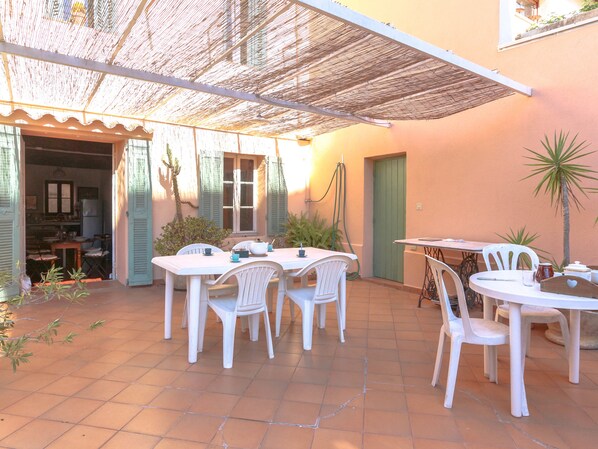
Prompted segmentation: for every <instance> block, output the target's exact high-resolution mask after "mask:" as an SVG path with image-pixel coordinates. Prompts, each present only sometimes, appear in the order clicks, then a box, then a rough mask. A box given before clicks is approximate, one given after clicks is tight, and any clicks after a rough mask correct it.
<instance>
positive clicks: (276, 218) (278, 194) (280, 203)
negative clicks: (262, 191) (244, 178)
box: [266, 157, 289, 235]
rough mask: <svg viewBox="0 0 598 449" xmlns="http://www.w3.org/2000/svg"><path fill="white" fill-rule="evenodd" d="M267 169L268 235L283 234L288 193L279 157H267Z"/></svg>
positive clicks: (286, 215) (287, 207)
mask: <svg viewBox="0 0 598 449" xmlns="http://www.w3.org/2000/svg"><path fill="white" fill-rule="evenodd" d="M267 169H268V173H267V181H268V185H267V189H266V196H267V207H268V217H267V220H268V235H277V234H283V233H284V232H285V224H286V223H287V217H288V209H289V201H288V197H289V195H288V191H287V183H286V181H285V179H284V171H283V165H282V161H281V159H280V158H279V157H268V158H267Z"/></svg>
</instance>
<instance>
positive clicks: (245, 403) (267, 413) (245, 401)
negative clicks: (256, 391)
mask: <svg viewBox="0 0 598 449" xmlns="http://www.w3.org/2000/svg"><path fill="white" fill-rule="evenodd" d="M279 404H280V401H279V400H277V399H266V398H256V397H242V398H241V399H239V401H238V402H237V404H236V405H235V406H234V408H233V409H232V410H231V412H230V415H229V416H231V417H233V418H240V419H251V420H256V421H266V422H270V421H272V419H273V418H274V413H275V412H276V410H277V409H278V406H279Z"/></svg>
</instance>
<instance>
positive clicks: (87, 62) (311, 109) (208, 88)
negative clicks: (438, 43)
mask: <svg viewBox="0 0 598 449" xmlns="http://www.w3.org/2000/svg"><path fill="white" fill-rule="evenodd" d="M0 52H1V53H5V54H10V55H14V56H20V57H23V58H28V59H34V60H38V61H43V62H49V63H52V64H59V65H64V66H68V67H74V68H77V69H83V70H89V71H92V72H97V73H102V74H107V75H114V76H120V77H124V78H130V79H136V80H140V81H146V82H149V83H156V84H162V85H164V86H171V87H177V88H181V89H187V90H192V91H196V92H203V93H207V94H212V95H219V96H221V97H227V98H234V99H236V100H243V101H249V102H252V103H260V104H265V105H269V106H277V107H281V108H286V109H293V110H297V111H302V112H307V113H310V114H316V115H322V116H327V117H334V118H337V119H342V120H347V121H350V122H355V123H365V124H369V125H376V126H382V127H386V128H388V127H390V126H391V124H390V122H387V121H384V120H376V119H372V118H369V117H359V116H356V115H353V114H349V113H346V112H340V111H334V110H331V109H327V108H319V107H316V106H312V105H309V104H303V103H295V102H292V101H286V100H280V99H277V98H272V97H267V96H262V95H257V94H252V93H249V92H242V91H238V90H233V89H227V88H224V87H218V86H213V85H210V84H205V83H198V82H194V81H187V80H183V79H181V78H176V77H173V76H165V75H160V74H157V73H152V72H146V71H143V70H137V69H131V68H127V67H122V66H117V65H113V64H107V63H104V62H99V61H94V60H91V59H84V58H78V57H75V56H69V55H64V54H61V53H55V52H50V51H46V50H40V49H37V48H31V47H25V46H22V45H16V44H11V43H8V42H0Z"/></svg>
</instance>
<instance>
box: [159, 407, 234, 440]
mask: <svg viewBox="0 0 598 449" xmlns="http://www.w3.org/2000/svg"><path fill="white" fill-rule="evenodd" d="M223 422H224V419H223V418H220V417H215V416H207V415H192V414H187V415H184V416H183V417H182V418H181V419H180V420H179V421H178V422H177V423H176V424H175V425H174V426H173V427H172V428H171V429H170V430H169V431H168V432H167V433H166V434H165V435H166V436H167V437H169V438H174V439H180V440H189V441H197V442H200V443H209V442H210V441H211V440H212V438H214V436H215V435H216V432H217V431H218V429H219V428H220V426H221V425H222V423H223Z"/></svg>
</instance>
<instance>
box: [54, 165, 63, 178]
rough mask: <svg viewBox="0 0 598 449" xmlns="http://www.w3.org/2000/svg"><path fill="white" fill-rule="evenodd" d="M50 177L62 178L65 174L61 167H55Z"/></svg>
mask: <svg viewBox="0 0 598 449" xmlns="http://www.w3.org/2000/svg"><path fill="white" fill-rule="evenodd" d="M52 176H53V177H54V178H59V179H60V178H64V177H65V176H66V172H65V171H64V170H63V169H62V168H61V167H56V168H55V169H54V171H53V172H52Z"/></svg>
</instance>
